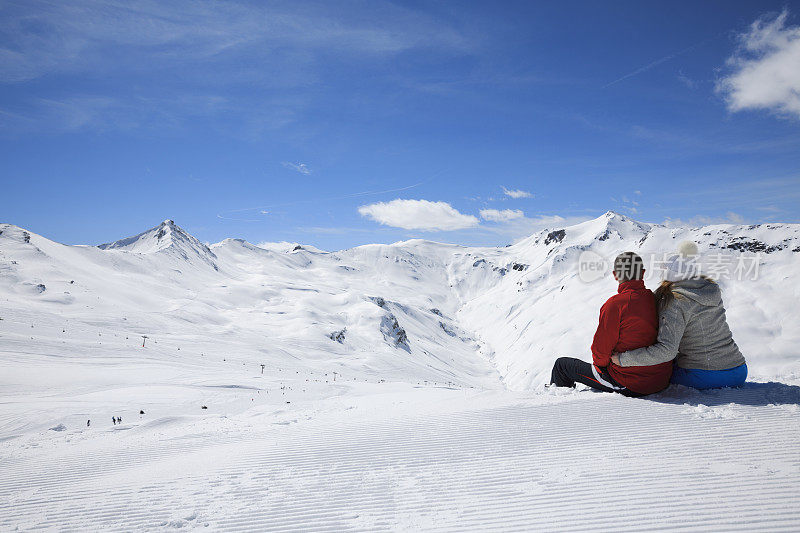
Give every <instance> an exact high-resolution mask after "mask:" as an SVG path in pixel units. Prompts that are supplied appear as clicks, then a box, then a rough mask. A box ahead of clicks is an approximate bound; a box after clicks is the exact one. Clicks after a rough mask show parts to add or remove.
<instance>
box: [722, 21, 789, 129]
mask: <svg viewBox="0 0 800 533" xmlns="http://www.w3.org/2000/svg"><path fill="white" fill-rule="evenodd" d="M787 16H788V12H787V11H785V10H784V11H783V12H782V13H781V14H780V15H778V16H777V17H774V18H768V17H761V18H759V19H758V20H756V21H755V22H753V23H752V24H751V25H750V30H749V31H747V32H746V33H744V34H742V35H740V37H739V39H740V47H739V49H738V50H737V51H736V52H735V53H734V54H733V55H732V56H731V57H730V58H729V59H728V65H730V66H731V67H732V69H733V71H732V72H731V73H730V74H729V75H728V76H727V77H725V78H722V79H721V80H719V81H718V83H717V91H718V92H720V93H721V94H722V95H724V97H725V99H726V101H727V103H728V109H730V110H731V111H742V110H744V109H767V110H771V111H774V112H776V113H778V114H781V115H794V116H795V117H800V26H788V27H787V26H786V17H787Z"/></svg>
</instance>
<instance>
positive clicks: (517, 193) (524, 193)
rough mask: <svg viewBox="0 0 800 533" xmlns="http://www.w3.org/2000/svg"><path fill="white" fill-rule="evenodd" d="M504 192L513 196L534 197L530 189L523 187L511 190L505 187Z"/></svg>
mask: <svg viewBox="0 0 800 533" xmlns="http://www.w3.org/2000/svg"><path fill="white" fill-rule="evenodd" d="M503 192H504V193H505V194H506V196H510V197H511V198H533V195H532V194H531V193H529V192H528V191H523V190H521V189H517V190H509V189H506V188H505V187H503Z"/></svg>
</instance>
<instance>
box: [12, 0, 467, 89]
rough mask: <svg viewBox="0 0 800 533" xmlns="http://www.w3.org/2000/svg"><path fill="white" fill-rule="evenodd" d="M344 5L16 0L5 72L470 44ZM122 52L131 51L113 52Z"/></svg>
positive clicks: (29, 74) (401, 14)
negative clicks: (284, 49) (280, 51)
mask: <svg viewBox="0 0 800 533" xmlns="http://www.w3.org/2000/svg"><path fill="white" fill-rule="evenodd" d="M344 13H345V12H344V10H342V9H340V8H338V7H337V6H334V5H331V4H326V3H316V4H311V5H309V4H304V5H303V6H298V5H296V4H294V3H292V2H286V3H269V4H266V3H249V2H235V1H234V2H216V1H211V0H199V1H174V2H158V1H155V0H138V1H136V0H134V1H130V2H127V1H120V0H106V1H103V0H77V1H72V2H49V1H45V0H28V1H25V2H18V3H11V4H10V5H7V6H5V7H4V9H3V17H2V22H0V38H2V42H3V44H4V46H3V48H2V55H0V59H2V61H0V80H3V81H5V82H19V81H24V80H29V79H33V78H37V77H40V76H43V75H45V74H49V73H53V72H65V71H85V70H88V69H91V70H92V71H93V72H97V71H98V69H110V70H119V69H123V70H124V69H130V68H150V69H152V68H157V67H159V66H160V67H167V66H173V67H174V66H176V65H178V64H180V63H181V62H184V61H187V60H194V59H203V60H208V59H225V58H226V57H227V58H230V55H231V54H237V53H243V52H247V53H255V54H257V55H270V54H275V53H276V52H275V50H276V49H277V48H278V47H279V46H289V47H293V48H299V49H305V50H314V51H320V52H324V53H328V52H330V51H334V52H336V53H349V54H364V55H373V56H374V55H382V54H394V53H398V52H402V51H404V50H409V49H412V48H437V49H441V48H446V49H454V48H455V49H462V50H465V49H468V48H469V46H470V44H469V41H468V40H467V39H465V38H464V37H463V36H461V35H460V34H459V33H458V32H457V31H455V30H454V29H452V28H449V27H447V26H445V25H442V24H440V23H437V22H435V21H434V20H432V19H431V18H429V17H426V16H424V15H422V14H420V13H418V12H416V11H413V10H410V9H406V8H403V7H400V6H397V5H395V4H392V3H390V2H387V1H380V0H376V1H375V2H370V3H368V4H365V5H363V6H361V8H360V9H359V16H358V17H349V18H348V17H346V16H345V14H344ZM43 28H46V31H43V30H42V29H43ZM122 51H125V52H126V53H125V54H121V53H120V54H117V53H114V52H122ZM224 56H226V57H224ZM245 70H246V69H245ZM248 72H250V73H255V72H256V71H248ZM266 74H267V73H262V74H261V75H262V76H266Z"/></svg>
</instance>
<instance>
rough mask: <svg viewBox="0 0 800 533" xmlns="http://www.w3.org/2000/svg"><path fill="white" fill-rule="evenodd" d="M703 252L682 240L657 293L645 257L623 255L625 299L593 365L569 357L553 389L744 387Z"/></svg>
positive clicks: (605, 310) (615, 303)
mask: <svg viewBox="0 0 800 533" xmlns="http://www.w3.org/2000/svg"><path fill="white" fill-rule="evenodd" d="M696 254H697V245H695V244H694V243H692V242H684V243H681V246H680V253H679V254H678V255H675V256H673V257H671V258H670V260H669V262H668V263H667V267H666V269H665V271H664V279H663V281H662V282H661V285H660V286H659V287H658V289H657V290H656V292H655V294H653V293H652V292H650V290H648V289H647V288H645V286H644V281H643V276H644V263H643V262H642V258H641V257H639V256H638V255H636V254H635V253H633V252H625V253H622V254H620V255H618V256H617V258H616V259H615V260H614V279H616V280H617V281H618V282H619V289H618V294H615V295H614V296H612V297H611V298H609V299H608V301H607V302H606V303H605V304H603V307H601V308H600V324H599V325H598V326H597V332H596V333H595V334H594V341H593V342H592V364H589V363H586V362H584V361H581V360H580V359H574V358H571V357H561V358H559V359H558V360H556V362H555V365H553V373H552V376H551V379H550V381H551V384H553V385H555V386H557V387H574V386H575V383H576V382H577V383H583V384H584V385H588V386H589V387H592V388H593V389H597V390H601V391H605V392H619V393H621V394H624V395H626V396H644V395H646V394H652V393H654V392H659V391H661V390H663V389H665V388H666V387H667V386H668V385H669V384H670V382H672V383H678V384H680V385H686V386H689V387H694V388H697V389H713V388H719V387H739V386H741V385H742V384H744V380H745V378H747V365H746V364H745V360H744V357H743V356H742V353H741V352H740V351H739V347H738V346H736V343H735V342H734V341H733V336H732V335H731V330H730V329H729V328H728V323H727V321H726V320H725V308H724V307H723V306H722V296H721V294H720V289H719V286H718V285H717V284H716V283H715V282H714V281H712V280H711V279H709V278H706V277H705V276H701V275H699V272H698V268H697V264H696V262H695V261H694V259H695V257H696ZM673 362H674V367H673Z"/></svg>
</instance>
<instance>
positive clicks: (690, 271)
mask: <svg viewBox="0 0 800 533" xmlns="http://www.w3.org/2000/svg"><path fill="white" fill-rule="evenodd" d="M697 257H698V249H697V244H696V243H694V242H692V241H683V242H681V243H680V244H678V253H677V255H673V256H670V258H669V259H668V260H667V263H666V265H665V267H664V281H681V280H685V279H692V278H696V277H698V276H699V275H700V266H699V265H698V263H697Z"/></svg>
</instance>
